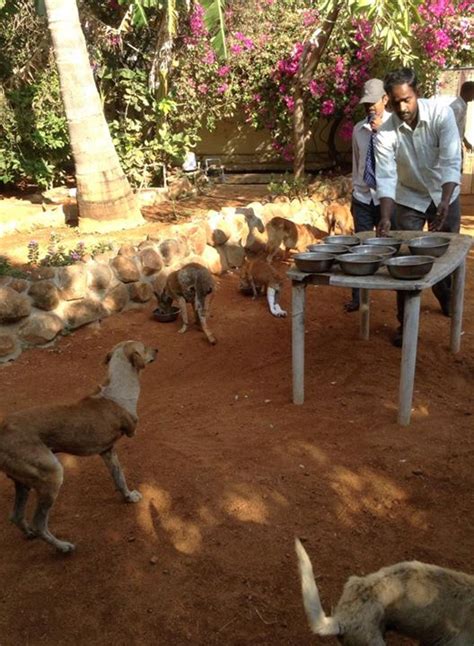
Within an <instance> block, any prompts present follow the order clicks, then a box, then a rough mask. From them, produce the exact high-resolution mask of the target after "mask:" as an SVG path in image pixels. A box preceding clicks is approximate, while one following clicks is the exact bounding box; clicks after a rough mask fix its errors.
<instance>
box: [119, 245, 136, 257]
mask: <svg viewBox="0 0 474 646" xmlns="http://www.w3.org/2000/svg"><path fill="white" fill-rule="evenodd" d="M135 254H136V251H135V247H134V246H133V245H132V244H123V245H122V246H121V247H120V249H119V250H118V255H119V256H126V257H127V258H133V256H135Z"/></svg>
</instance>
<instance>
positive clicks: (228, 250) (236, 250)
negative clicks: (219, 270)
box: [220, 243, 245, 268]
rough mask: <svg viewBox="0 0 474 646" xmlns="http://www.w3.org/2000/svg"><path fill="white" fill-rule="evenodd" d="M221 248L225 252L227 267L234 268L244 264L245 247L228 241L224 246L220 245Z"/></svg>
mask: <svg viewBox="0 0 474 646" xmlns="http://www.w3.org/2000/svg"><path fill="white" fill-rule="evenodd" d="M220 249H222V250H223V251H224V253H225V258H226V264H227V267H229V268H232V267H241V266H242V264H243V262H244V258H245V250H244V248H243V247H241V246H240V245H237V244H231V243H228V244H226V245H224V246H223V247H220Z"/></svg>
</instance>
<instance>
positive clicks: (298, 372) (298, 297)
mask: <svg viewBox="0 0 474 646" xmlns="http://www.w3.org/2000/svg"><path fill="white" fill-rule="evenodd" d="M291 299H292V306H291V316H292V323H291V334H292V361H293V403H294V404H302V403H303V402H304V310H305V300H306V285H305V284H304V283H300V282H297V281H293V283H292V290H291Z"/></svg>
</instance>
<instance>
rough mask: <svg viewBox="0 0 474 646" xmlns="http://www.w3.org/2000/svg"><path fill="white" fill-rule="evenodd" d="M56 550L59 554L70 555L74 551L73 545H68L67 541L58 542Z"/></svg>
mask: <svg viewBox="0 0 474 646" xmlns="http://www.w3.org/2000/svg"><path fill="white" fill-rule="evenodd" d="M56 548H57V550H58V551H59V552H61V554H71V553H72V552H74V550H75V549H76V546H75V545H74V543H68V542H67V541H58V542H57V544H56Z"/></svg>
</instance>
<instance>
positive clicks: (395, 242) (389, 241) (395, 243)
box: [362, 236, 403, 253]
mask: <svg viewBox="0 0 474 646" xmlns="http://www.w3.org/2000/svg"><path fill="white" fill-rule="evenodd" d="M402 243H403V240H400V238H390V237H388V236H385V237H382V238H367V240H364V241H363V243H362V244H368V245H374V246H377V247H378V246H382V247H395V249H396V250H397V253H398V252H399V251H400V247H401V246H402Z"/></svg>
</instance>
